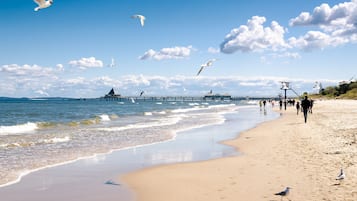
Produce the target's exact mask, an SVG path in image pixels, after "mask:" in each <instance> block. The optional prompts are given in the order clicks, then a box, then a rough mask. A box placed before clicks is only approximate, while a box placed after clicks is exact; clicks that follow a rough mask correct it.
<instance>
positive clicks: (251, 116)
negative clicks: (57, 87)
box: [0, 106, 278, 201]
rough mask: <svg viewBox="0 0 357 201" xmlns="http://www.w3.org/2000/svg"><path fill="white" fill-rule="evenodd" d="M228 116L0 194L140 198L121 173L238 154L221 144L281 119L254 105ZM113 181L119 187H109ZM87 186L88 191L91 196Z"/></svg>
mask: <svg viewBox="0 0 357 201" xmlns="http://www.w3.org/2000/svg"><path fill="white" fill-rule="evenodd" d="M224 116H225V119H226V121H225V122H224V123H223V124H214V125H210V126H205V127H198V128H195V129H190V130H185V131H180V133H179V134H177V135H176V138H175V140H169V141H165V142H162V143H155V144H152V145H147V146H139V147H135V148H130V149H124V150H118V151H113V152H111V153H110V154H100V155H96V156H94V157H89V158H85V159H81V160H77V161H75V162H73V163H68V164H62V165H60V166H55V167H51V168H44V169H41V170H39V171H35V172H32V173H31V174H28V175H26V176H24V177H23V178H22V179H21V181H20V182H18V183H15V184H13V185H10V186H4V187H2V188H0V195H1V196H2V197H4V198H6V200H9V201H15V200H24V199H26V200H28V201H32V200H34V201H35V200H36V201H38V200H48V199H50V200H54V201H57V200H58V201H60V200H78V199H77V198H78V196H80V199H81V200H86V201H97V200H100V199H108V200H114V199H115V200H123V201H128V200H134V199H132V194H131V193H130V192H131V189H128V188H127V186H126V185H125V183H123V182H122V181H121V179H120V178H118V177H120V176H121V175H125V174H126V173H128V172H132V171H136V170H140V169H143V168H147V167H152V166H159V165H162V164H171V163H187V162H192V161H202V160H208V159H212V158H221V157H225V156H231V155H235V154H236V151H235V149H234V148H233V147H230V146H223V145H222V144H220V143H219V142H221V141H223V140H227V139H233V138H235V137H236V135H237V133H239V132H241V131H243V130H247V129H249V128H252V127H254V126H256V125H257V124H259V123H261V122H264V121H267V120H269V119H273V118H277V116H278V114H277V113H275V112H271V111H270V109H269V110H268V113H267V114H264V115H263V113H262V112H260V113H259V108H258V107H257V106H254V107H251V106H249V107H241V109H240V110H238V112H233V113H227V114H225V115H224ZM237 123H238V124H237ZM237 125H239V126H237ZM118 175H119V176H118ZM107 181H110V182H113V183H115V184H119V185H106V183H107ZM84 189H86V191H87V193H86V194H85V195H84V194H83V190H84Z"/></svg>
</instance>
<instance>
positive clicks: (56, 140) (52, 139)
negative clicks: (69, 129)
mask: <svg viewBox="0 0 357 201" xmlns="http://www.w3.org/2000/svg"><path fill="white" fill-rule="evenodd" d="M70 140H71V138H70V137H69V136H65V137H62V138H61V137H54V138H51V139H44V140H43V142H44V143H50V144H55V143H62V142H68V141H70Z"/></svg>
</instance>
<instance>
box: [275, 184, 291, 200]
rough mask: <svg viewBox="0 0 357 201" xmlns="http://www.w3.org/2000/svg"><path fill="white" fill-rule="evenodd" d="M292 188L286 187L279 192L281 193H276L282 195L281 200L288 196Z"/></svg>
mask: <svg viewBox="0 0 357 201" xmlns="http://www.w3.org/2000/svg"><path fill="white" fill-rule="evenodd" d="M290 189H291V188H290V187H286V189H285V190H283V191H281V192H279V193H275V194H274V195H280V196H281V200H282V199H283V197H285V196H288V194H289V190H290ZM288 200H289V199H288Z"/></svg>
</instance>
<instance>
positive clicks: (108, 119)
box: [99, 114, 110, 121]
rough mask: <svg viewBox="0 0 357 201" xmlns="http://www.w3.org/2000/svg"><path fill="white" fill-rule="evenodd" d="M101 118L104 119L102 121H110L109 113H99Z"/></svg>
mask: <svg viewBox="0 0 357 201" xmlns="http://www.w3.org/2000/svg"><path fill="white" fill-rule="evenodd" d="M99 118H100V120H102V121H110V117H109V115H107V114H102V115H99Z"/></svg>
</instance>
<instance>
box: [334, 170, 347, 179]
mask: <svg viewBox="0 0 357 201" xmlns="http://www.w3.org/2000/svg"><path fill="white" fill-rule="evenodd" d="M345 177H346V175H345V173H344V172H343V169H342V168H341V172H340V174H339V175H338V176H337V177H336V180H339V181H342V180H344V179H345Z"/></svg>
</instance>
